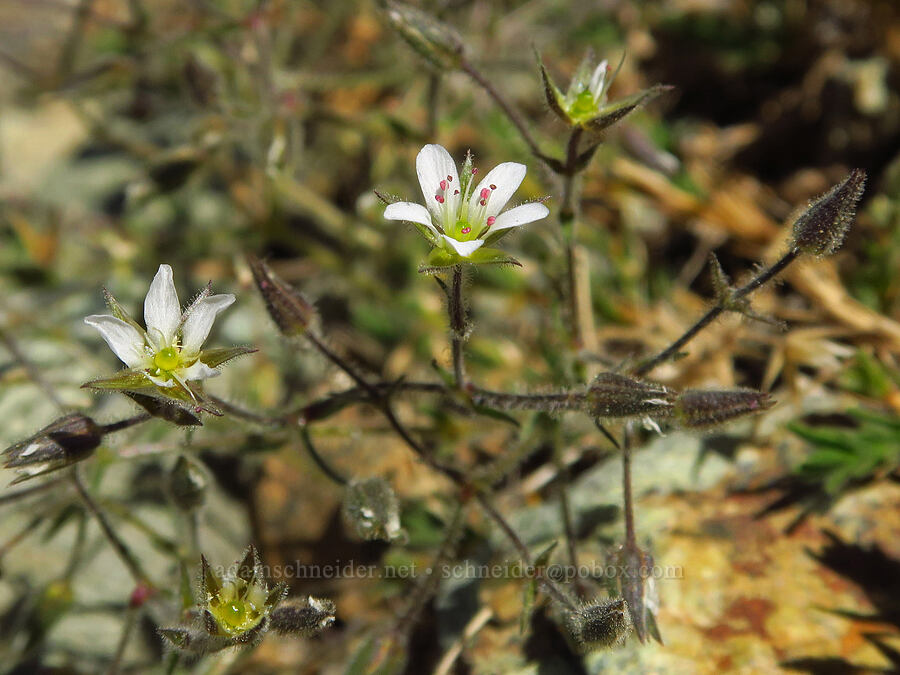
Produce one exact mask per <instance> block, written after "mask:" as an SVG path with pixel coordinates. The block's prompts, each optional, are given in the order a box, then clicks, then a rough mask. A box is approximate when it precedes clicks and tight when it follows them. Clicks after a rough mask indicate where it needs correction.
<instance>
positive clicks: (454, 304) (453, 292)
mask: <svg viewBox="0 0 900 675" xmlns="http://www.w3.org/2000/svg"><path fill="white" fill-rule="evenodd" d="M462 275H463V271H462V265H456V266H455V267H454V268H453V282H452V285H451V287H450V300H449V305H448V309H449V312H450V335H451V338H450V340H451V345H452V349H453V378H454V381H455V382H456V386H457V387H459V388H462V387H463V386H464V385H465V377H466V375H465V367H464V363H463V340H465V338H466V308H465V305H464V304H463V297H462V281H463V279H462Z"/></svg>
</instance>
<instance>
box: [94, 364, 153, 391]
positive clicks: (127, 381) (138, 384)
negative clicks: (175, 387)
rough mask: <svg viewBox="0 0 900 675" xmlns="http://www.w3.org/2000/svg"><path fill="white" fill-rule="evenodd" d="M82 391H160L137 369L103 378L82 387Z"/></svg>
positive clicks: (122, 371)
mask: <svg viewBox="0 0 900 675" xmlns="http://www.w3.org/2000/svg"><path fill="white" fill-rule="evenodd" d="M81 388H82V389H111V390H114V391H125V390H126V389H138V390H145V389H158V387H157V386H156V385H155V384H153V382H151V381H150V380H148V379H147V375H146V373H144V371H143V370H138V369H136V368H126V369H125V370H120V371H119V372H118V373H116V374H115V375H113V376H111V377H101V378H98V379H96V380H91V381H90V382H85V383H84V384H83V385H81Z"/></svg>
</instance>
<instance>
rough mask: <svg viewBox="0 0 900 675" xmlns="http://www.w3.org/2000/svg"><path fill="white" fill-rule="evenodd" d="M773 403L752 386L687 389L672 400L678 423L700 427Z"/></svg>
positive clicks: (766, 408)
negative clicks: (750, 387)
mask: <svg viewBox="0 0 900 675" xmlns="http://www.w3.org/2000/svg"><path fill="white" fill-rule="evenodd" d="M773 405H775V402H774V401H773V400H772V399H771V398H770V397H769V395H768V394H766V393H763V392H761V391H753V390H752V389H730V390H703V389H689V390H687V391H685V392H683V393H682V394H681V396H679V397H678V400H677V401H675V409H674V415H675V419H676V420H677V421H678V423H679V424H681V426H683V427H686V428H688V429H702V428H704V427H709V426H714V425H716V424H722V423H723V422H729V421H731V420H733V419H737V418H738V417H743V416H744V415H750V414H753V413H758V412H762V411H763V410H768V409H769V408H771V407H772V406H773Z"/></svg>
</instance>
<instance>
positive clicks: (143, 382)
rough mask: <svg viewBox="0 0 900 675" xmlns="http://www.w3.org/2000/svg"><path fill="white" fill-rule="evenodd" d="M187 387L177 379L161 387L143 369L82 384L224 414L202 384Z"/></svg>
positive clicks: (92, 387) (216, 414)
mask: <svg viewBox="0 0 900 675" xmlns="http://www.w3.org/2000/svg"><path fill="white" fill-rule="evenodd" d="M188 386H189V387H190V388H189V389H188V388H185V387H184V386H183V385H182V384H181V383H180V382H177V381H175V382H174V384H173V386H171V387H160V386H158V385H157V384H154V383H153V382H152V381H151V380H150V379H149V378H147V376H146V373H145V372H144V371H143V370H137V369H131V368H128V369H125V370H120V371H119V372H118V373H116V374H115V375H113V376H112V377H101V378H98V379H96V380H91V381H90V382H85V383H84V384H83V385H81V388H82V389H98V390H101V391H120V392H127V391H133V392H137V393H138V394H145V395H147V396H154V397H156V398H160V399H162V400H164V401H175V402H177V403H180V404H183V405H184V406H186V407H188V408H190V409H192V410H194V411H196V412H200V411H203V412H208V413H209V414H211V415H215V416H216V417H221V416H222V411H221V410H219V409H218V408H216V407H215V406H214V405H213V404H212V403H211V402H210V401H208V400H206V397H205V396H204V395H203V389H202V387H201V386H200V385H195V386H190V385H188Z"/></svg>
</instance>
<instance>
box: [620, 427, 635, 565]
mask: <svg viewBox="0 0 900 675" xmlns="http://www.w3.org/2000/svg"><path fill="white" fill-rule="evenodd" d="M622 508H623V509H624V511H625V546H626V548H635V547H636V546H637V536H636V535H635V531H634V497H633V496H632V493H631V424H630V423H626V424H625V430H624V431H623V433H622Z"/></svg>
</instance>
